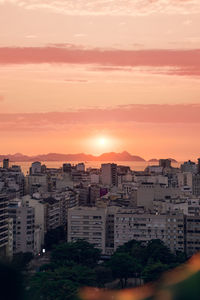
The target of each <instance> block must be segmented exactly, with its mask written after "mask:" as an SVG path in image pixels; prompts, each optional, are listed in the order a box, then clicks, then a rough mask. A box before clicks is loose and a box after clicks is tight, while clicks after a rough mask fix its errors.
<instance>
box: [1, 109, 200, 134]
mask: <svg viewBox="0 0 200 300" xmlns="http://www.w3.org/2000/svg"><path fill="white" fill-rule="evenodd" d="M199 115H200V104H185V105H184V104H179V105H178V104H177V105H164V104H163V105H158V104H151V105H144V104H137V105H136V104H135V105H127V106H118V107H114V108H91V109H82V110H77V111H68V112H49V113H17V114H9V113H7V114H0V131H15V130H17V131H20V130H22V131H38V130H43V131H45V130H48V131H49V130H51V131H55V130H60V129H64V128H68V126H70V125H73V126H74V125H82V124H84V125H92V124H94V125H95V124H96V125H99V124H104V125H105V124H113V123H116V124H118V125H119V124H125V123H152V124H181V123H182V124H200V118H199Z"/></svg>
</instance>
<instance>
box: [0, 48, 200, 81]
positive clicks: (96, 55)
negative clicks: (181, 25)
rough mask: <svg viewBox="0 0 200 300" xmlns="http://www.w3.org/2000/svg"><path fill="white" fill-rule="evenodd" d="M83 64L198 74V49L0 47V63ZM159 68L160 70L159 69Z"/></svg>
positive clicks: (199, 73) (199, 50) (199, 55)
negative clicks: (145, 67) (143, 67)
mask: <svg viewBox="0 0 200 300" xmlns="http://www.w3.org/2000/svg"><path fill="white" fill-rule="evenodd" d="M43 63H49V64H53V63H56V64H58V63H59V64H85V65H88V64H89V65H95V66H101V67H104V70H106V69H107V70H109V68H113V70H114V68H115V69H116V68H117V69H118V68H122V67H125V68H127V67H142V66H147V67H152V68H159V67H160V68H164V67H170V68H171V69H170V71H168V70H167V73H168V74H171V75H172V74H176V75H187V76H189V75H194V76H199V75H200V49H193V50H119V49H110V50H108V49H98V48H96V49H83V48H75V47H71V46H70V47H64V46H62V47H55V46H54V47H26V48H20V47H1V48H0V64H4V65H5V64H43ZM161 71H162V70H161Z"/></svg>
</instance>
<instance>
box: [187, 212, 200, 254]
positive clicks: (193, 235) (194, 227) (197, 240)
mask: <svg viewBox="0 0 200 300" xmlns="http://www.w3.org/2000/svg"><path fill="white" fill-rule="evenodd" d="M185 245H186V248H185V251H186V253H187V255H188V256H191V255H193V254H194V253H196V252H198V251H199V250H200V216H199V215H198V216H186V217H185Z"/></svg>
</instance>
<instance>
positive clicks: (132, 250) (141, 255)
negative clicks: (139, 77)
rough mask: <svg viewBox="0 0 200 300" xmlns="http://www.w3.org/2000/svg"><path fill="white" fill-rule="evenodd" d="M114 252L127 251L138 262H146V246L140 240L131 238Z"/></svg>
mask: <svg viewBox="0 0 200 300" xmlns="http://www.w3.org/2000/svg"><path fill="white" fill-rule="evenodd" d="M116 253H127V254H129V255H130V256H132V257H134V258H135V259H136V260H137V261H138V263H139V264H142V265H143V264H145V263H146V247H145V246H144V245H143V244H142V242H141V241H136V240H131V241H128V242H127V243H125V244H124V245H122V246H120V247H119V248H117V250H116Z"/></svg>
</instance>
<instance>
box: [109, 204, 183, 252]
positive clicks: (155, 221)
mask: <svg viewBox="0 0 200 300" xmlns="http://www.w3.org/2000/svg"><path fill="white" fill-rule="evenodd" d="M133 239H135V240H139V241H144V242H146V241H149V240H152V239H160V240H162V241H163V242H164V243H165V245H166V246H167V247H169V248H170V250H171V251H172V252H175V251H176V250H179V251H184V215H183V213H179V212H177V213H176V212H172V213H169V214H149V213H139V212H138V211H136V210H130V209H126V210H119V211H118V212H117V213H116V214H115V219H114V249H115V250H116V249H117V248H118V247H119V246H120V245H123V244H124V243H126V242H128V241H129V240H133Z"/></svg>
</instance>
